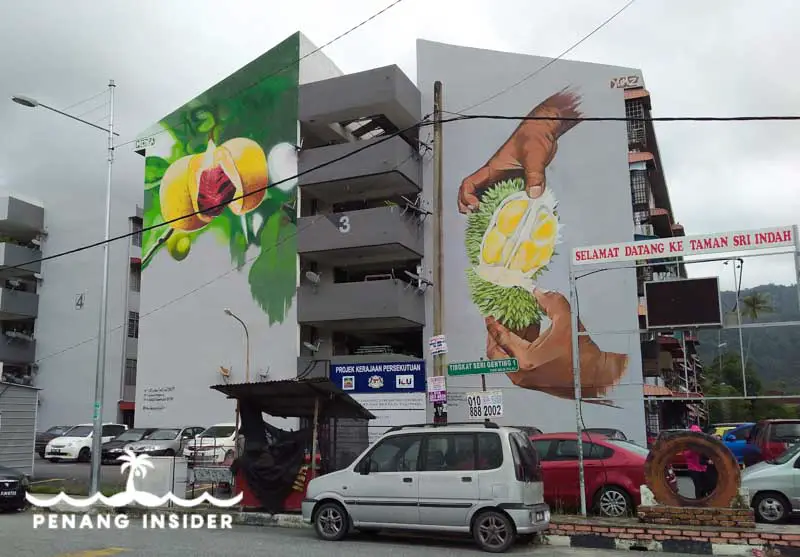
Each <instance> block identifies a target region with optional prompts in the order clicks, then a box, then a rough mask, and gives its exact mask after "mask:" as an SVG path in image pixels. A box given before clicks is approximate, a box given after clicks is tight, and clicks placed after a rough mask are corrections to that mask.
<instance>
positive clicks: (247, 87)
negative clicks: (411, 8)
mask: <svg viewBox="0 0 800 557" xmlns="http://www.w3.org/2000/svg"><path fill="white" fill-rule="evenodd" d="M400 2H403V0H394V2H392V3H391V4H389V5H388V6H386V7H385V8H383V9H382V10H379V11H377V12H375V13H374V14H372V15H371V16H369V17H368V18H366V19H364V20H363V21H361V22H359V23H357V24H356V25H354V26H353V27H351V28H350V29H348V30H347V31H345V32H343V33H340V34H339V35H337V36H335V37H334V38H332V39H331V40H329V41H328V42H326V43H325V44H323V45H322V46H320V47H317V48H315V49H314V50H312V51H311V52H308V53H306V54H304V55H303V56H301V57H300V58H298V59H297V60H294V61H293V62H291V63H289V64H287V65H285V66H283V67H282V68H280V69H278V70H276V71H274V72H272V73H271V74H268V75H266V76H264V77H259V78H258V79H257V80H256V81H254V82H253V83H251V84H249V85H247V86H245V87H242V88H241V89H239V90H238V91H235V92H234V93H232V94H230V95H228V96H227V97H222V98H221V99H218V100H224V99H230V98H233V97H235V96H237V95H240V94H242V93H244V92H245V91H247V90H248V89H251V88H253V87H255V86H256V85H258V84H259V83H262V82H264V81H266V80H267V79H270V78H271V77H275V76H276V75H278V74H281V73H283V72H285V71H286V70H288V69H291V68H293V67H294V66H296V65H297V64H299V63H300V62H302V61H303V60H305V59H306V58H308V57H309V56H312V55H314V54H316V53H317V52H320V51H321V50H322V49H323V48H327V47H329V46H330V45H332V44H333V43H335V42H336V41H338V40H340V39H343V38H344V37H346V36H347V35H349V34H350V33H352V32H353V31H355V30H356V29H359V28H361V27H363V26H364V25H366V24H367V23H369V22H370V21H372V20H373V19H375V18H377V17H379V16H381V15H383V14H384V13H385V12H387V11H389V10H390V9H392V8H393V7H395V6H396V5H397V4H399V3H400ZM168 131H169V130H167V129H161V130H158V131H156V132H153V133H152V134H150V135H148V136H147V137H148V138H150V137H155V136H157V135H161V134H162V133H166V132H168ZM137 139H139V138H138V137H137V138H134V139H131V140H130V141H126V142H124V143H120V144H118V145H117V147H122V146H124V145H129V144H131V143H135V142H136V140H137Z"/></svg>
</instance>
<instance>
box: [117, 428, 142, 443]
mask: <svg viewBox="0 0 800 557" xmlns="http://www.w3.org/2000/svg"><path fill="white" fill-rule="evenodd" d="M145 431H147V430H146V429H129V430H128V431H126V432H125V433H121V434H120V435H117V436H116V437H114V441H138V440H139V439H141V438H142V437H144V433H145Z"/></svg>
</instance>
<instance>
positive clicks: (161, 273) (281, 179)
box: [136, 34, 300, 426]
mask: <svg viewBox="0 0 800 557" xmlns="http://www.w3.org/2000/svg"><path fill="white" fill-rule="evenodd" d="M299 44H300V40H299V34H296V35H294V36H292V37H291V38H289V39H287V40H286V41H284V42H282V43H280V44H279V45H278V46H276V47H274V48H273V49H271V50H270V51H268V52H267V53H265V54H264V55H262V56H261V57H259V58H258V59H256V60H255V61H253V62H251V63H250V64H248V65H247V66H245V67H244V68H242V69H241V70H239V71H237V72H236V73H234V74H233V75H231V76H229V77H227V78H226V79H224V80H223V81H221V82H220V83H218V84H216V85H214V86H213V87H211V88H210V89H209V90H207V91H206V92H204V93H202V94H200V95H199V96H197V97H196V98H194V99H192V100H190V101H189V102H187V103H186V104H184V105H183V106H182V107H180V108H179V109H177V110H175V111H174V112H173V113H171V114H169V115H168V116H166V117H165V118H163V119H162V120H161V121H160V122H159V123H158V125H157V126H155V128H154V129H152V130H150V131H149V132H148V133H146V134H144V136H143V137H142V138H140V139H141V141H140V142H141V144H142V145H143V146H145V148H146V152H145V155H146V162H145V176H144V182H145V183H144V217H143V225H144V230H145V231H144V233H143V237H142V261H141V265H142V277H143V278H142V294H141V326H140V344H139V358H138V359H139V362H138V377H137V397H136V400H137V413H136V425H137V426H150V425H163V424H164V423H176V424H178V423H200V422H202V423H205V425H211V423H214V422H233V420H234V406H233V403H232V402H231V401H227V400H225V398H224V397H222V396H220V395H219V393H216V392H212V391H211V390H210V389H209V386H210V385H214V384H219V383H222V382H223V381H232V382H241V381H245V378H246V375H245V373H246V370H247V369H248V368H249V370H250V380H258V379H259V378H261V379H264V378H269V379H271V380H275V379H284V378H288V377H293V376H295V375H296V367H297V363H296V357H297V345H298V329H297V318H296V308H295V293H296V289H297V244H296V233H297V227H296V221H297V210H296V196H297V192H296V184H297V180H296V178H295V176H296V174H297V149H296V145H297V144H298V143H299V138H298V77H299V67H298V59H299ZM153 227H155V228H153ZM226 309H229V310H230V312H231V313H232V314H233V316H235V317H236V318H238V320H239V321H238V322H237V320H235V319H234V318H233V316H232V315H231V314H230V313H227V312H226V311H225V310H226ZM242 325H244V329H243V327H242ZM245 334H247V335H249V340H250V342H249V343H248V344H246V343H245ZM246 350H248V351H246ZM162 391H168V392H169V393H170V400H169V402H168V403H164V401H158V404H156V403H155V402H154V400H150V399H151V398H152V397H153V393H156V392H162Z"/></svg>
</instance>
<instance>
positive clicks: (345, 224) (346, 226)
mask: <svg viewBox="0 0 800 557" xmlns="http://www.w3.org/2000/svg"><path fill="white" fill-rule="evenodd" d="M339 232H341V233H342V234H347V233H348V232H350V217H348V216H347V215H344V216H341V217H339Z"/></svg>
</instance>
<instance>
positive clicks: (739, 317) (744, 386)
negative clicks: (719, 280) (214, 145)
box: [723, 257, 747, 398]
mask: <svg viewBox="0 0 800 557" xmlns="http://www.w3.org/2000/svg"><path fill="white" fill-rule="evenodd" d="M736 262H738V263H739V266H738V269H739V277H738V284H737V277H736V269H737V266H736ZM728 263H730V261H725V262H724V263H723V265H727V264H728ZM743 266H744V259H742V258H741V257H737V258H736V259H735V260H734V264H733V265H731V269H733V287H734V288H736V324H737V326H738V328H739V358H740V361H741V363H742V392H743V393H744V398H747V369H746V368H745V364H744V339H743V338H742V308H741V305H740V303H739V302H740V300H739V297H740V295H741V291H742V267H743Z"/></svg>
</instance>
